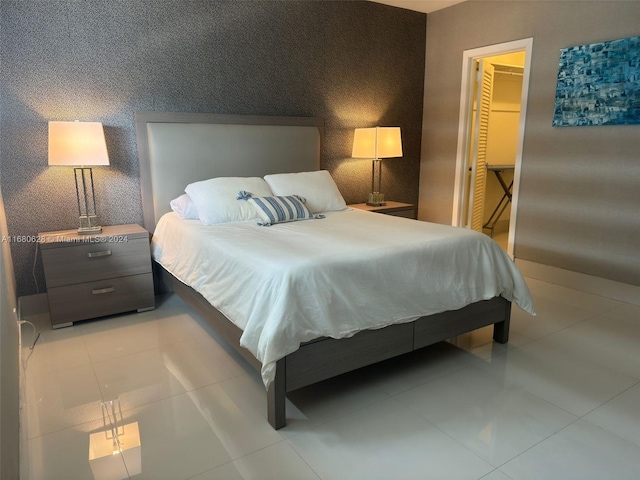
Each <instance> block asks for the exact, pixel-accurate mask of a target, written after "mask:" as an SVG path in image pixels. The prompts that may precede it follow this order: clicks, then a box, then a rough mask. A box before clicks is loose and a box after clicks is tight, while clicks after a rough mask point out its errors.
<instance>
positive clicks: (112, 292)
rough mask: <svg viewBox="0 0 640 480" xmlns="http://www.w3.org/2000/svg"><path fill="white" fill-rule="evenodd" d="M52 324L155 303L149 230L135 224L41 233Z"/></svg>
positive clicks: (57, 325) (150, 306) (61, 324)
mask: <svg viewBox="0 0 640 480" xmlns="http://www.w3.org/2000/svg"><path fill="white" fill-rule="evenodd" d="M39 237H40V251H41V253H42V264H43V266H44V277H45V281H46V283H47V293H48V297H49V311H50V314H51V325H52V326H53V328H60V327H67V326H70V325H72V324H73V322H75V321H78V320H86V319H89V318H96V317H102V316H105V315H112V314H114V313H122V312H129V311H133V310H137V311H138V312H141V311H145V310H152V309H153V308H155V297H154V292H153V274H152V272H151V252H150V248H149V232H147V231H146V230H145V229H144V228H142V227H140V226H139V225H116V226H111V227H103V228H102V233H100V234H98V235H78V232H77V230H64V231H60V232H44V233H40V234H39Z"/></svg>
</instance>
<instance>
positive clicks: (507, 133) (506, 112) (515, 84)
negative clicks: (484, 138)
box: [484, 63, 522, 233]
mask: <svg viewBox="0 0 640 480" xmlns="http://www.w3.org/2000/svg"><path fill="white" fill-rule="evenodd" d="M493 65H494V67H495V69H496V70H495V76H494V83H493V99H492V100H493V101H492V105H491V114H490V116H489V140H488V142H487V161H488V163H489V164H492V165H514V164H515V159H516V146H517V143H518V122H519V120H520V95H521V92H522V68H517V67H512V66H509V65H508V64H499V63H495V64H493ZM501 175H502V178H503V180H504V181H505V183H506V184H507V185H509V184H510V183H511V181H512V180H513V170H505V171H504V172H502V173H501ZM503 195H504V190H503V189H502V186H501V185H500V183H499V182H498V179H497V177H496V176H495V174H494V173H493V172H488V175H487V188H486V196H485V208H484V220H485V222H487V221H488V220H489V217H490V216H491V213H492V212H493V210H494V208H495V206H496V205H498V202H499V201H500V199H501V198H502V196H503ZM509 214H510V206H508V207H507V208H506V209H505V211H504V213H503V214H502V216H501V217H500V222H499V224H496V229H495V230H494V233H495V231H497V230H498V229H499V230H505V229H506V230H508V220H509Z"/></svg>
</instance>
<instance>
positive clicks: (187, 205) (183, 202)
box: [169, 193, 200, 220]
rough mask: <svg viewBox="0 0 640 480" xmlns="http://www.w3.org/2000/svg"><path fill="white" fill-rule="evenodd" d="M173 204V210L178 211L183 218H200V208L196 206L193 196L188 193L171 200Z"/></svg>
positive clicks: (170, 203)
mask: <svg viewBox="0 0 640 480" xmlns="http://www.w3.org/2000/svg"><path fill="white" fill-rule="evenodd" d="M169 205H171V210H173V211H174V212H176V213H177V214H178V215H180V216H181V217H182V218H186V219H188V220H198V219H199V218H200V217H199V216H198V209H197V208H196V206H195V204H194V203H193V200H191V197H190V196H189V195H187V194H186V193H183V194H182V195H180V196H179V197H178V198H174V199H173V200H171V202H169Z"/></svg>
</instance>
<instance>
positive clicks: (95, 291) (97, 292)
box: [91, 287, 116, 295]
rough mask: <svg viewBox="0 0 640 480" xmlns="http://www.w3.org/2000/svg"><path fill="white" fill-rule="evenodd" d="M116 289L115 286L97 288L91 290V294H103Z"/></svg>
mask: <svg viewBox="0 0 640 480" xmlns="http://www.w3.org/2000/svg"><path fill="white" fill-rule="evenodd" d="M115 290H116V289H115V288H114V287H107V288H96V289H94V290H91V295H102V294H104V293H111V292H115Z"/></svg>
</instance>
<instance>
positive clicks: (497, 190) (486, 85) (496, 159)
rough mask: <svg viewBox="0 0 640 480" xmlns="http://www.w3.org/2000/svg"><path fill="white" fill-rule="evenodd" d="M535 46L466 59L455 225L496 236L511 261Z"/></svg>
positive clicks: (527, 43)
mask: <svg viewBox="0 0 640 480" xmlns="http://www.w3.org/2000/svg"><path fill="white" fill-rule="evenodd" d="M532 44H533V39H525V40H518V41H515V42H508V43H504V44H499V45H492V46H489V47H483V48H479V49H473V50H466V51H465V52H464V55H463V73H462V90H461V101H460V126H459V131H458V151H457V158H456V178H455V187H454V206H453V218H452V224H453V225H456V226H460V227H467V228H473V229H475V230H478V231H481V232H484V233H486V234H487V235H491V236H492V237H494V238H495V239H496V240H498V243H500V244H501V245H502V246H503V248H505V250H506V251H507V253H508V254H509V255H510V256H511V257H512V258H513V256H514V241H515V227H516V220H517V218H516V214H517V199H518V187H519V183H520V165H521V161H522V145H523V138H524V126H525V118H526V105H527V96H528V85H529V70H530V63H531V47H532Z"/></svg>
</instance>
